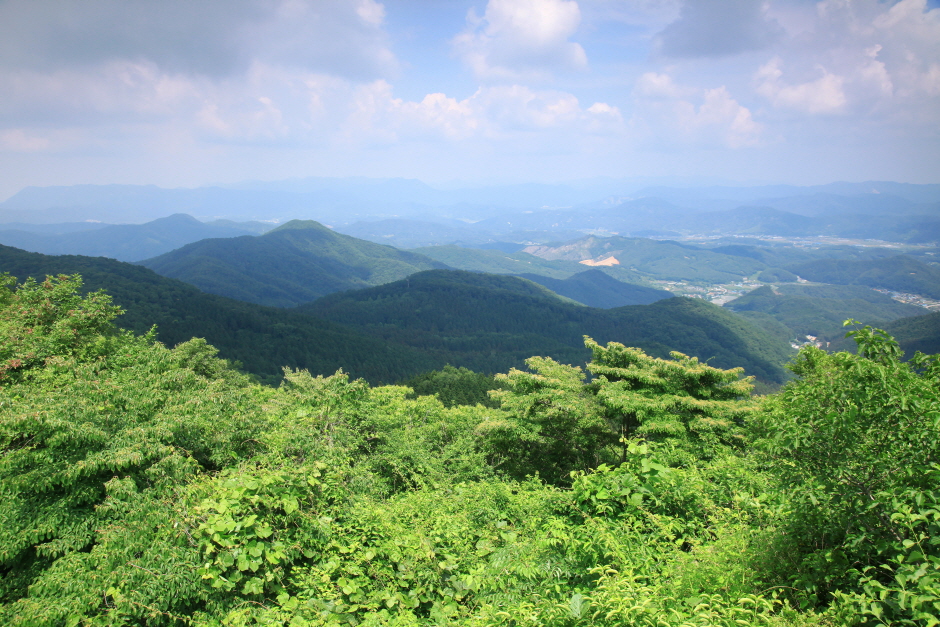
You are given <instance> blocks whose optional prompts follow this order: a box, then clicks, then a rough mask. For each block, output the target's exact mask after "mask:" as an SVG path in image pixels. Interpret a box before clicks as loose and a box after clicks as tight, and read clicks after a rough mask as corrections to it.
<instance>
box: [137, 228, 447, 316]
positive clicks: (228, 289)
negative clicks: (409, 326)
mask: <svg viewBox="0 0 940 627" xmlns="http://www.w3.org/2000/svg"><path fill="white" fill-rule="evenodd" d="M140 263H141V265H143V266H146V267H148V268H150V269H151V270H153V271H155V272H157V273H158V274H161V275H163V276H166V277H170V278H174V279H180V280H181V281H185V282H187V283H189V284H191V285H195V286H196V287H198V288H199V289H200V290H202V291H204V292H208V293H210V294H218V295H219V296H226V297H229V298H234V299H237V300H243V301H247V302H251V303H257V304H260V305H271V306H275V307H290V306H293V305H299V304H301V303H306V302H310V301H312V300H314V299H316V298H319V297H320V296H323V295H325V294H330V293H332V292H339V291H342V290H349V289H357V288H363V287H370V286H374V285H381V284H382V283H388V282H390V281H395V280H398V279H401V278H404V277H406V276H408V275H409V274H412V273H414V272H418V271H420V270H430V269H432V268H442V267H445V266H444V265H443V264H441V263H439V262H436V261H434V260H432V259H429V258H427V257H424V256H423V255H419V254H417V253H412V252H407V251H402V250H398V249H396V248H392V247H391V246H383V245H381V244H375V243H372V242H367V241H365V240H361V239H356V238H354V237H350V236H348V235H342V234H340V233H336V232H334V231H332V230H331V229H328V228H327V227H325V226H323V225H322V224H320V223H319V222H315V221H313V220H291V221H290V222H287V223H286V224H283V225H282V226H280V227H278V228H276V229H274V230H272V231H268V232H267V233H265V234H264V235H260V236H257V237H254V236H243V237H234V238H224V239H219V238H216V239H204V240H201V241H199V242H194V243H192V244H188V245H186V246H183V247H182V248H179V249H177V250H174V251H171V252H169V253H166V254H163V255H160V256H159V257H154V258H153V259H148V260H146V261H142V262H140Z"/></svg>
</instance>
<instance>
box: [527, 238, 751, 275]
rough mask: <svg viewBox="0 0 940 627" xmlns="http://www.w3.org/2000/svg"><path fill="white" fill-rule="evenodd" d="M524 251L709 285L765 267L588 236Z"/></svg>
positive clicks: (676, 247) (665, 244) (670, 246)
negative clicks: (703, 282) (702, 282)
mask: <svg viewBox="0 0 940 627" xmlns="http://www.w3.org/2000/svg"><path fill="white" fill-rule="evenodd" d="M525 252H527V253H530V254H532V255H535V256H537V257H541V258H543V259H548V260H553V261H554V260H563V261H575V262H579V263H582V262H587V263H588V264H589V265H609V266H615V267H619V268H627V269H629V270H632V271H634V272H637V273H638V274H640V275H641V276H644V277H646V278H652V279H662V280H686V281H707V282H710V283H726V282H730V281H740V280H741V278H742V277H746V276H750V275H752V274H754V273H756V272H759V271H761V270H763V269H765V268H766V267H767V266H766V265H765V264H763V263H761V262H759V261H757V260H754V259H749V258H746V257H735V256H730V255H723V254H721V253H715V252H712V251H708V250H704V249H701V248H697V247H690V246H683V245H680V244H677V243H675V242H670V241H656V240H650V239H642V238H624V237H606V238H602V237H594V236H590V237H585V238H582V239H579V240H575V241H573V242H567V243H565V244H561V245H557V246H548V245H545V246H529V247H528V248H526V249H525Z"/></svg>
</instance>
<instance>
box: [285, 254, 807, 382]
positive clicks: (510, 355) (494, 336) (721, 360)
mask: <svg viewBox="0 0 940 627" xmlns="http://www.w3.org/2000/svg"><path fill="white" fill-rule="evenodd" d="M535 289H536V288H535V287H534V286H533V285H532V284H531V283H529V282H528V281H525V280H523V279H519V278H516V277H509V276H493V275H482V274H474V273H469V272H461V271H453V270H451V271H444V270H437V271H430V272H421V273H418V274H414V275H412V276H410V277H409V278H408V279H406V280H403V281H397V282H395V283H390V284H388V285H383V286H380V287H376V288H370V289H365V290H357V291H352V292H343V293H339V294H332V295H330V296H326V297H324V298H321V299H320V300H318V301H316V302H313V303H309V304H307V305H303V306H301V307H299V308H298V310H299V311H305V312H309V313H311V314H313V315H316V316H319V317H323V318H326V319H328V320H333V321H337V322H339V321H341V322H343V323H344V324H348V325H350V326H353V327H355V328H357V329H360V330H362V331H365V332H368V333H371V334H374V335H376V336H378V337H381V338H383V339H386V340H389V341H392V342H395V343H397V344H402V345H406V346H411V347H414V348H419V349H421V350H423V351H427V352H428V353H430V354H432V355H435V356H437V357H439V358H444V357H447V358H448V360H449V362H450V363H452V364H454V365H459V366H465V367H468V368H471V369H473V370H477V371H481V372H502V371H505V370H506V369H508V368H509V367H521V366H522V361H523V360H524V359H525V358H526V357H530V356H532V355H543V356H550V357H553V358H555V359H557V360H558V361H562V362H565V363H572V364H583V363H584V362H585V361H586V360H587V359H588V353H587V351H586V350H585V349H584V346H583V336H584V335H590V336H591V337H593V338H594V339H595V340H597V341H599V342H608V341H617V342H622V343H624V344H627V345H630V346H639V347H641V348H643V349H645V350H647V351H649V352H650V353H652V354H655V355H658V356H665V355H666V354H667V353H668V352H669V351H671V350H678V351H681V352H684V353H687V354H690V355H694V356H697V357H699V358H701V359H709V360H711V361H710V362H709V363H711V364H712V365H715V366H720V367H724V368H731V367H735V366H743V367H744V368H746V369H747V371H748V373H749V374H754V375H756V376H758V377H760V378H761V379H763V380H765V381H770V382H779V381H781V380H782V379H783V377H784V373H783V369H782V367H781V365H782V363H783V362H785V361H786V360H787V359H788V357H789V351H788V348H787V347H786V345H785V343H783V342H781V341H780V340H779V339H775V338H773V337H771V336H769V335H768V334H766V333H765V332H763V331H761V330H760V329H758V328H756V327H754V326H752V325H751V324H749V323H748V322H747V321H746V320H744V319H742V318H740V317H738V316H736V315H735V314H733V313H731V312H728V311H725V310H722V309H721V308H720V307H717V306H715V305H712V304H710V303H706V302H704V301H698V300H693V299H684V298H671V299H666V300H662V301H659V302H657V303H654V304H652V305H642V306H633V307H621V308H617V309H609V310H603V309H594V308H590V307H581V306H576V305H571V304H567V303H565V302H562V301H560V300H558V299H553V298H549V297H546V296H545V295H544V294H540V293H538V292H536V291H535Z"/></svg>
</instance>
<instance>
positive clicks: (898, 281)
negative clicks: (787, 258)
mask: <svg viewBox="0 0 940 627" xmlns="http://www.w3.org/2000/svg"><path fill="white" fill-rule="evenodd" d="M786 269H787V270H789V271H791V272H794V273H796V274H798V275H800V276H801V277H803V278H804V279H809V280H810V281H818V282H820V283H835V284H836V285H867V286H869V287H880V288H883V289H887V290H893V291H896V292H905V293H910V294H919V295H921V296H927V297H929V298H940V268H937V267H935V266H928V265H927V264H925V263H921V262H920V261H918V260H916V259H914V258H913V257H908V256H906V255H896V256H894V257H887V258H885V259H871V260H862V261H843V260H837V259H824V260H819V261H811V262H807V263H800V264H794V265H791V266H787V268H786Z"/></svg>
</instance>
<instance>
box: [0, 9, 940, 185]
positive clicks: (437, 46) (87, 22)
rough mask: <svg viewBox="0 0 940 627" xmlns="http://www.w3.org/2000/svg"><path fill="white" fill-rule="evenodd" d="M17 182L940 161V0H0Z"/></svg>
mask: <svg viewBox="0 0 940 627" xmlns="http://www.w3.org/2000/svg"><path fill="white" fill-rule="evenodd" d="M0 87H2V92H0V93H2V94H3V98H2V99H0V171H2V175H0V198H4V199H5V198H8V197H9V196H11V195H13V194H15V193H16V192H18V191H20V190H21V189H23V188H24V187H27V186H51V185H72V184H81V183H92V184H112V183H120V184H155V185H159V186H162V187H196V186H203V185H207V184H214V183H220V184H232V183H236V182H240V181H247V180H256V181H258V180H261V181H263V180H283V179H288V178H293V177H301V178H302V177H310V176H323V177H347V176H367V177H375V178H385V177H392V178H394V177H401V178H407V179H419V180H421V181H424V182H427V183H429V184H431V185H434V186H442V185H455V184H458V183H455V182H460V183H465V184H467V185H473V184H482V183H517V182H543V183H545V182H561V181H573V180H579V179H589V178H593V177H611V178H615V179H645V178H649V179H669V178H672V179H674V180H698V181H716V182H717V181H728V182H767V183H788V184H796V185H813V184H822V183H828V182H832V181H855V182H857V181H864V180H882V181H885V180H893V181H899V182H910V183H940V169H938V168H937V165H936V164H937V163H940V0H900V1H888V2H880V1H878V0H853V1H849V0H824V1H822V2H811V1H807V0H769V1H767V2H760V3H759V2H753V1H751V0H662V1H653V0H579V1H575V0H489V1H473V0H436V1H434V2H428V1H421V0H386V1H385V2H377V1H375V0H318V1H316V2H312V1H308V0H271V1H261V0H229V1H227V2H219V1H217V0H206V1H204V2H200V3H190V2H183V1H175V0H174V1H166V2H160V3H153V2H147V1H144V0H125V1H119V0H87V1H86V2H82V3H75V2H68V1H64V0H61V1H60V0H0Z"/></svg>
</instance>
